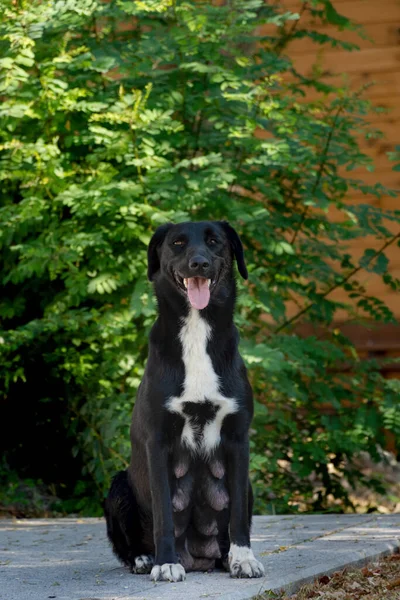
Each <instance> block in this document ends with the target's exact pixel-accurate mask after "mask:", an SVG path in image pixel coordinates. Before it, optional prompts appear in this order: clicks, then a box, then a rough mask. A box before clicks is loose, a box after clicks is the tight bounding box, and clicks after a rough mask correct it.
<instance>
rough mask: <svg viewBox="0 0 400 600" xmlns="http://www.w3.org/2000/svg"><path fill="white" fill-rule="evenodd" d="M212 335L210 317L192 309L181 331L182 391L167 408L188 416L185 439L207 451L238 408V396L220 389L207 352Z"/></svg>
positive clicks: (184, 440)
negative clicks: (236, 398)
mask: <svg viewBox="0 0 400 600" xmlns="http://www.w3.org/2000/svg"><path fill="white" fill-rule="evenodd" d="M211 335H212V332H211V327H210V325H209V324H208V323H207V321H205V320H204V319H203V318H202V317H201V316H200V313H199V311H198V310H196V309H191V311H190V313H189V315H188V317H187V318H186V319H185V320H184V322H183V325H182V329H181V331H180V333H179V338H180V340H181V343H182V359H183V363H184V365H185V381H184V384H183V392H182V394H181V395H180V396H173V397H172V398H170V399H169V400H168V402H167V408H168V410H170V411H171V412H174V413H177V414H180V415H181V416H182V417H183V418H184V420H185V424H184V426H183V430H182V442H183V443H184V444H185V445H187V446H188V447H189V448H190V449H192V450H195V451H200V452H206V453H209V452H211V451H212V450H213V449H214V448H215V447H216V446H218V444H219V442H220V434H221V427H222V423H223V421H224V419H225V417H226V416H227V415H229V414H232V413H235V412H236V411H237V409H238V406H237V402H236V400H235V398H227V397H226V396H223V395H222V394H221V393H220V386H219V377H218V375H217V374H216V372H215V371H214V368H213V365H212V361H211V358H210V356H209V354H208V353H207V343H208V341H209V339H210V337H211Z"/></svg>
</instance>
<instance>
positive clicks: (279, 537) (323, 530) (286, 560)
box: [0, 514, 400, 600]
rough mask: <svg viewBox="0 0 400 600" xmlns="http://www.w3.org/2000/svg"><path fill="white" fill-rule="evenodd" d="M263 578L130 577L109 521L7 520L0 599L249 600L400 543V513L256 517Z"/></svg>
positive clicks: (2, 532) (1, 528)
mask: <svg viewBox="0 0 400 600" xmlns="http://www.w3.org/2000/svg"><path fill="white" fill-rule="evenodd" d="M252 544H253V549H254V553H255V554H256V556H257V558H259V559H260V560H262V562H263V564H264V566H265V577H264V578H263V579H253V580H251V579H250V580H246V579H241V580H238V579H231V578H230V577H229V575H228V574H227V573H225V572H214V573H189V574H188V575H187V579H186V581H185V582H182V583H164V582H163V583H157V584H154V583H152V582H151V581H150V579H149V576H148V575H131V574H130V573H129V572H128V570H126V569H125V568H124V567H121V566H120V564H119V563H118V561H117V559H116V558H115V557H114V556H113V554H112V552H111V550H110V548H109V545H108V542H107V536H106V531H105V523H104V521H103V519H73V518H68V519H27V520H8V519H5V520H0V600H46V599H55V600H159V599H162V600H169V599H170V600H197V599H200V598H210V599H211V600H213V599H215V600H247V599H250V598H253V597H254V596H256V595H257V594H259V593H261V592H265V591H266V590H272V591H278V590H280V589H282V588H284V589H286V590H287V591H289V592H295V591H296V589H298V587H299V586H300V585H301V584H302V583H304V582H306V581H310V580H313V579H314V578H315V577H318V576H321V575H323V574H327V573H328V574H329V573H332V572H334V571H336V570H338V569H340V568H343V567H345V566H346V565H354V564H359V563H360V564H361V563H363V562H366V561H368V560H370V559H373V558H375V557H378V556H381V555H384V554H387V553H390V552H393V551H394V550H396V549H397V548H399V546H400V514H399V515H384V516H375V515H310V516H308V515H307V516H276V517H274V516H263V517H255V519H254V526H253V532H252Z"/></svg>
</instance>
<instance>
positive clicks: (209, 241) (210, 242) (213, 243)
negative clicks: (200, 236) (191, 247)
mask: <svg viewBox="0 0 400 600" xmlns="http://www.w3.org/2000/svg"><path fill="white" fill-rule="evenodd" d="M208 243H209V244H210V245H211V246H214V245H215V244H217V243H218V242H217V240H216V239H215V238H210V239H209V240H208Z"/></svg>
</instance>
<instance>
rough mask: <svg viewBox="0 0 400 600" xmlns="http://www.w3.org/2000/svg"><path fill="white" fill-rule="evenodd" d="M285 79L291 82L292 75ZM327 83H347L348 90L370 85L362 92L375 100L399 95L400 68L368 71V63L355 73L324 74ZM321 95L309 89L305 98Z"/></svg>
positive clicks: (341, 84)
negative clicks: (375, 71)
mask: <svg viewBox="0 0 400 600" xmlns="http://www.w3.org/2000/svg"><path fill="white" fill-rule="evenodd" d="M284 80H285V81H288V82H292V81H293V80H294V78H293V76H286V75H285V78H284ZM323 81H325V82H326V83H327V84H329V85H332V86H336V87H343V86H344V85H347V86H348V87H349V88H350V90H354V91H357V90H359V89H360V88H361V87H362V86H364V85H370V87H369V88H368V89H367V90H366V91H365V92H364V94H365V98H368V99H371V100H373V101H375V99H376V98H377V99H379V98H382V97H384V98H387V97H388V96H395V97H399V96H400V68H399V65H396V68H394V69H391V70H389V71H384V70H381V71H379V72H378V73H371V72H369V71H368V65H365V69H364V70H362V71H359V72H357V73H351V75H347V76H346V74H345V73H341V74H340V75H326V76H325V77H324V78H323ZM321 97H322V95H321V94H318V93H317V92H315V91H313V90H310V91H309V93H308V95H307V98H309V99H310V100H316V99H317V98H321Z"/></svg>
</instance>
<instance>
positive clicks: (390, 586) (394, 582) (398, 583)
mask: <svg viewBox="0 0 400 600" xmlns="http://www.w3.org/2000/svg"><path fill="white" fill-rule="evenodd" d="M386 587H387V589H388V590H393V589H394V588H396V587H400V577H398V578H397V579H393V580H392V581H389V583H388V584H387V586H386Z"/></svg>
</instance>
